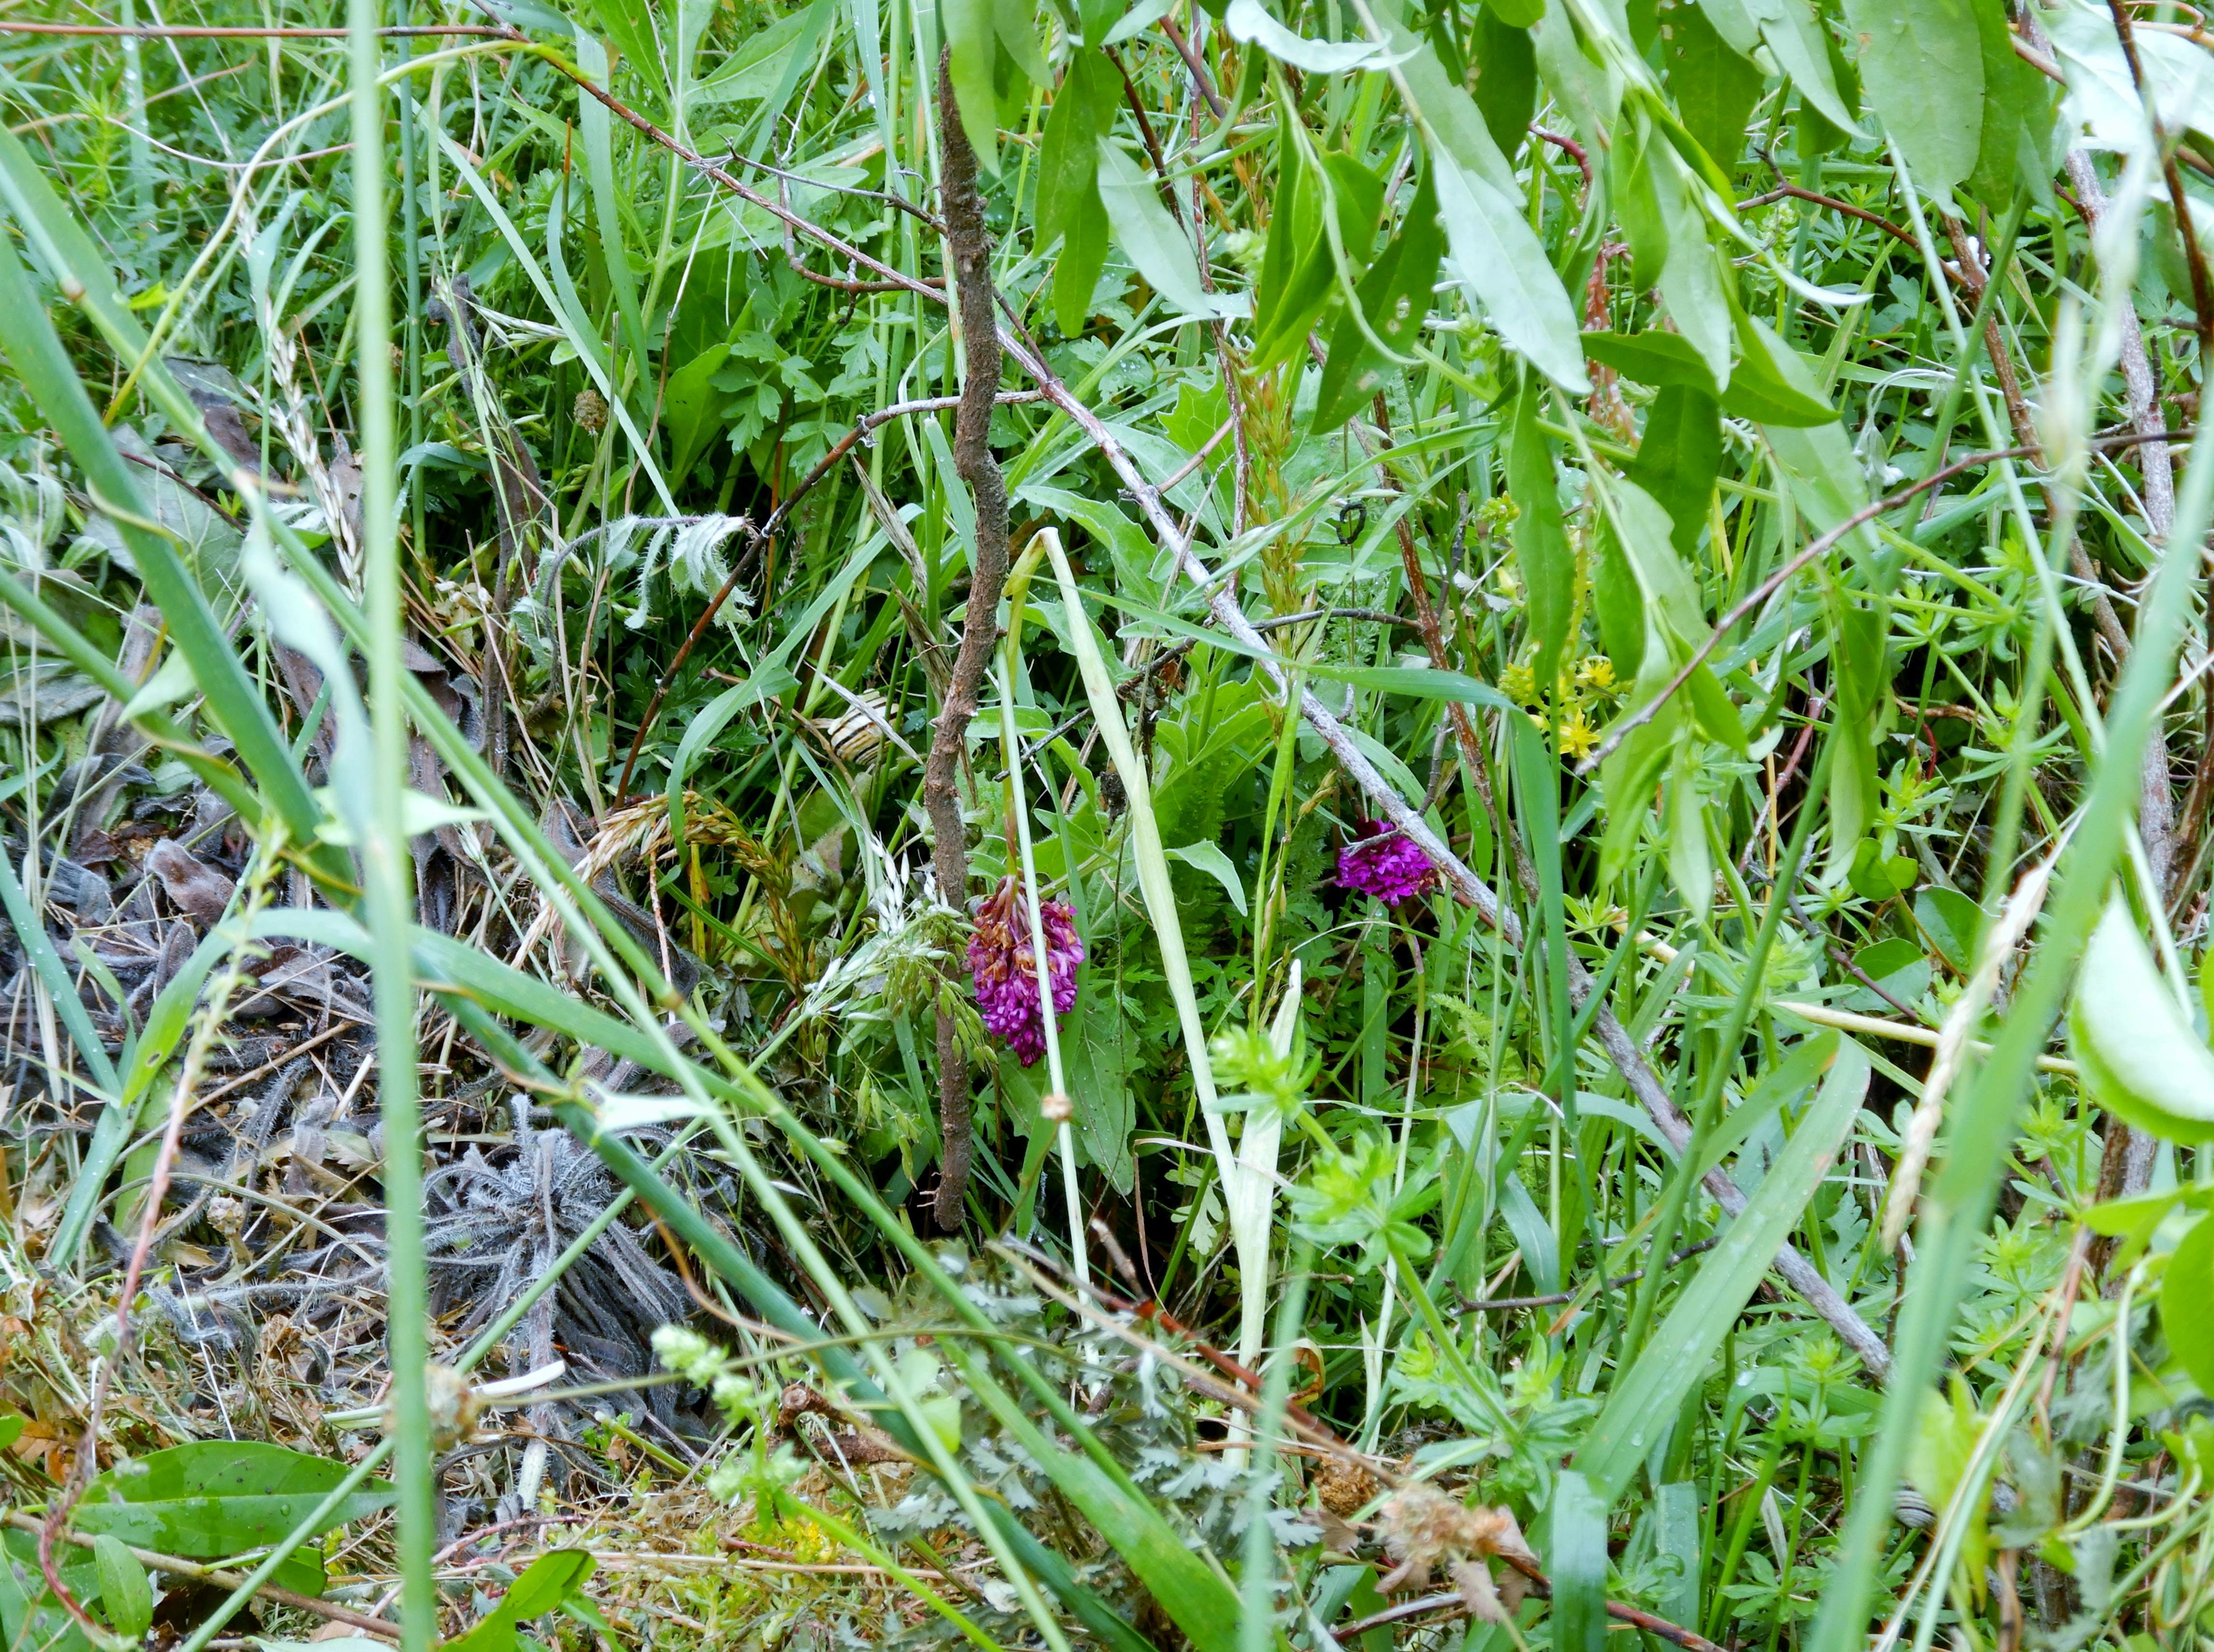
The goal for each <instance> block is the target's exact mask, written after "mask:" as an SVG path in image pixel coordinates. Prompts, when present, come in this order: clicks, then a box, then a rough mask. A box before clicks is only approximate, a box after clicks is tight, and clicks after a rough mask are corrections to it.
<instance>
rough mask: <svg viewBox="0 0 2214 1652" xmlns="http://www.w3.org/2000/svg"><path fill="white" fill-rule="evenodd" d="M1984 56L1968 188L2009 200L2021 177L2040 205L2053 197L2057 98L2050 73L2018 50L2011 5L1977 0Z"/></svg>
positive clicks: (1978, 32)
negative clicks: (2049, 86)
mask: <svg viewBox="0 0 2214 1652" xmlns="http://www.w3.org/2000/svg"><path fill="white" fill-rule="evenodd" d="M1972 10H1973V12H1974V14H1975V20H1976V38H1977V43H1978V45H1979V46H1980V48H1981V50H1982V54H1983V62H1984V120H1983V131H1982V133H1981V135H1980V136H1979V138H1978V140H1977V144H1976V167H1975V170H1974V172H1973V173H1972V174H1970V176H1969V180H1968V193H1969V194H1970V195H1971V196H1972V197H1973V198H1974V199H1977V200H1983V201H2001V200H2004V199H2006V198H2007V197H2008V196H2009V194H2010V193H2012V192H2013V190H2014V187H2015V182H2016V181H2017V180H2020V181H2021V184H2022V185H2023V186H2024V187H2027V189H2028V190H2029V191H2030V193H2032V194H2033V195H2034V196H2035V197H2036V198H2037V199H2038V200H2039V202H2040V205H2051V203H2052V175H2051V174H2050V172H2049V171H2048V170H2046V155H2047V153H2048V151H2049V150H2050V149H2051V146H2052V97H2051V95H2050V94H2049V93H2048V92H2047V91H2046V83H2045V76H2042V75H2040V74H2039V73H2038V72H2037V70H2034V69H2033V68H2031V67H2030V66H2029V65H2028V64H2026V63H2024V62H2023V61H2022V60H2021V58H2019V57H2018V56H2016V55H2015V50H2014V31H2013V29H2012V28H2009V27H2008V23H2007V11H2006V8H2005V6H2003V5H2002V4H1994V3H1991V0H1972Z"/></svg>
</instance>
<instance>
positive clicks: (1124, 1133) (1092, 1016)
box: [1061, 972, 1149, 1194]
mask: <svg viewBox="0 0 2214 1652" xmlns="http://www.w3.org/2000/svg"><path fill="white" fill-rule="evenodd" d="M1140 1038H1141V1033H1140V1031H1139V1029H1138V1028H1136V1027H1134V1026H1132V1025H1130V1023H1129V1020H1128V1017H1126V1016H1125V1015H1124V1014H1123V1013H1122V1006H1121V1004H1120V1003H1119V1002H1117V1001H1116V994H1115V988H1114V983H1113V982H1110V981H1109V980H1107V979H1106V978H1105V977H1104V976H1100V975H1098V974H1097V973H1092V972H1087V973H1086V975H1085V976H1083V977H1082V978H1081V979H1080V980H1079V982H1078V983H1077V988H1076V1007H1075V1008H1074V1009H1073V1010H1072V1011H1071V1012H1070V1013H1069V1017H1068V1019H1067V1022H1065V1023H1064V1024H1063V1025H1062V1031H1061V1055H1062V1057H1063V1059H1064V1060H1065V1061H1066V1062H1067V1064H1068V1098H1069V1101H1070V1103H1071V1104H1073V1106H1074V1107H1075V1109H1076V1117H1075V1119H1074V1121H1073V1122H1074V1123H1075V1125H1076V1140H1077V1144H1078V1145H1079V1147H1082V1148H1083V1150H1084V1157H1085V1158H1086V1160H1087V1161H1089V1162H1090V1163H1091V1164H1092V1166H1094V1167H1095V1168H1096V1169H1098V1171H1099V1172H1101V1173H1102V1174H1103V1175H1104V1176H1105V1177H1106V1178H1107V1180H1108V1181H1109V1182H1110V1183H1111V1184H1113V1185H1114V1186H1115V1187H1116V1189H1118V1190H1121V1191H1122V1192H1123V1193H1126V1194H1127V1193H1128V1192H1129V1191H1130V1190H1131V1189H1132V1187H1133V1186H1134V1185H1135V1181H1134V1174H1135V1164H1134V1162H1133V1160H1132V1158H1131V1153H1130V1132H1131V1130H1132V1129H1134V1128H1135V1126H1136V1124H1137V1122H1138V1114H1137V1098H1135V1096H1134V1095H1133V1094H1132V1093H1131V1091H1130V1080H1129V1072H1130V1068H1131V1066H1132V1064H1133V1063H1134V1062H1135V1061H1137V1060H1138V1059H1139V1058H1140V1056H1141V1055H1142V1054H1143V1053H1144V1051H1143V1050H1142V1049H1141V1045H1140V1042H1139V1041H1140ZM1148 1048H1149V1047H1148Z"/></svg>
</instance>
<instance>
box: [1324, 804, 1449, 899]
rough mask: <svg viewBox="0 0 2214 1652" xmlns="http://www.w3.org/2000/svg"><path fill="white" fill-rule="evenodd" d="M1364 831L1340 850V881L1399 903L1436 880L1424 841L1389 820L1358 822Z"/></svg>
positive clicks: (1349, 886)
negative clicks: (1424, 849)
mask: <svg viewBox="0 0 2214 1652" xmlns="http://www.w3.org/2000/svg"><path fill="white" fill-rule="evenodd" d="M1357 829H1358V830H1359V832H1360V834H1361V835H1360V836H1359V837H1357V838H1355V840H1354V841H1352V842H1350V843H1349V844H1347V845H1346V846H1345V847H1343V848H1342V849H1340V850H1339V851H1338V852H1337V883H1338V887H1339V888H1341V889H1350V890H1360V891H1361V892H1362V893H1364V894H1368V895H1373V896H1377V897H1378V898H1379V899H1380V900H1384V901H1388V902H1391V903H1392V904H1393V905H1395V906H1396V905H1397V904H1398V902H1401V901H1406V900H1411V899H1413V898H1414V897H1415V896H1417V895H1420V894H1421V893H1422V891H1423V890H1427V889H1428V888H1429V887H1430V885H1431V884H1434V883H1435V882H1436V881H1437V877H1438V869H1437V868H1436V867H1435V866H1432V865H1431V864H1430V857H1429V856H1428V855H1427V854H1423V853H1422V845H1421V844H1419V843H1416V841H1414V840H1412V839H1411V838H1407V837H1403V836H1401V835H1400V833H1399V829H1398V826H1396V825H1394V824H1393V823H1391V822H1390V821H1386V820H1364V821H1361V822H1360V823H1358V826H1357Z"/></svg>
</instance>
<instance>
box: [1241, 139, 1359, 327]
mask: <svg viewBox="0 0 2214 1652" xmlns="http://www.w3.org/2000/svg"><path fill="white" fill-rule="evenodd" d="M1314 159H1315V161H1316V162H1318V163H1319V164H1318V167H1314V168H1310V167H1308V166H1306V164H1305V163H1301V164H1300V165H1299V166H1296V167H1287V171H1290V172H1291V173H1293V174H1294V175H1295V176H1296V177H1297V178H1298V179H1300V182H1299V183H1298V186H1297V192H1296V197H1295V199H1294V212H1293V216H1292V217H1291V219H1290V220H1289V221H1288V222H1287V224H1286V226H1285V232H1284V236H1283V238H1282V241H1281V243H1280V242H1278V240H1277V238H1276V237H1275V236H1274V234H1273V233H1272V235H1271V237H1270V243H1269V244H1270V248H1271V250H1272V251H1273V250H1274V249H1275V248H1276V247H1277V246H1278V245H1280V244H1281V245H1283V246H1284V247H1286V248H1287V257H1288V258H1289V259H1290V260H1292V261H1291V264H1290V273H1289V276H1288V277H1287V278H1285V279H1284V280H1283V281H1282V283H1281V286H1279V287H1278V288H1276V289H1275V296H1274V302H1273V304H1272V307H1271V309H1270V310H1269V317H1268V320H1267V322H1266V324H1265V325H1264V326H1263V327H1261V328H1260V329H1259V331H1258V332H1257V334H1256V336H1255V338H1254V341H1253V364H1254V366H1255V367H1256V368H1257V370H1266V369H1267V368H1269V367H1272V366H1274V365H1276V364H1279V363H1281V362H1285V361H1290V360H1294V359H1298V358H1304V357H1305V356H1306V346H1307V333H1308V331H1309V329H1311V328H1312V327H1313V326H1314V325H1315V323H1316V322H1317V321H1319V320H1320V319H1321V317H1322V314H1323V311H1324V309H1327V308H1328V307H1329V305H1330V301H1331V299H1332V298H1334V297H1336V296H1337V294H1338V291H1339V289H1340V285H1341V283H1340V281H1339V277H1338V267H1337V259H1336V254H1334V253H1333V251H1332V250H1331V248H1330V236H1329V230H1328V229H1327V227H1326V226H1325V224H1324V222H1323V214H1324V211H1328V212H1329V213H1330V216H1331V217H1332V218H1333V219H1334V220H1335V221H1336V229H1337V237H1338V242H1339V245H1340V246H1342V248H1344V250H1345V254H1346V256H1347V258H1348V259H1349V260H1352V262H1353V264H1354V266H1355V268H1356V269H1357V268H1358V267H1359V266H1361V264H1362V263H1363V262H1365V261H1366V260H1367V256H1368V250H1369V247H1370V245H1371V243H1372V242H1373V241H1374V240H1375V236H1376V220H1377V217H1378V215H1379V213H1380V212H1381V211H1382V210H1383V199H1384V180H1382V179H1381V178H1379V177H1378V176H1377V175H1376V174H1374V173H1373V172H1372V171H1370V170H1369V169H1368V168H1367V167H1364V166H1362V165H1361V163H1360V162H1358V161H1356V160H1355V159H1353V157H1352V156H1349V155H1344V154H1341V153H1338V152H1336V151H1334V150H1324V151H1323V152H1322V153H1321V154H1320V155H1318V156H1315V157H1314ZM1274 227H1275V226H1274V225H1273V224H1272V225H1271V229H1272V231H1273V229H1274ZM1276 268H1277V270H1278V271H1279V272H1281V269H1282V268H1283V266H1282V264H1281V263H1279V264H1278V265H1277V266H1276Z"/></svg>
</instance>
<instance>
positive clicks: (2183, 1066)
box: [2068, 900, 2214, 1142]
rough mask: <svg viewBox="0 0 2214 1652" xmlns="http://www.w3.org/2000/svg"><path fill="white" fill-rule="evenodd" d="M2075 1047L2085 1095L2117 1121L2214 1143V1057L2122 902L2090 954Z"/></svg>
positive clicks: (2096, 934)
mask: <svg viewBox="0 0 2214 1652" xmlns="http://www.w3.org/2000/svg"><path fill="white" fill-rule="evenodd" d="M2068 1043H2069V1048H2070V1050H2071V1051H2072V1052H2073V1054H2074V1055H2075V1057H2076V1062H2077V1064H2078V1065H2079V1066H2080V1067H2081V1068H2083V1087H2084V1088H2085V1089H2086V1090H2087V1091H2089V1092H2090V1094H2091V1096H2092V1098H2093V1099H2095V1101H2097V1102H2098V1104H2100V1105H2101V1107H2104V1108H2105V1109H2106V1110H2107V1111H2108V1112H2110V1113H2112V1114H2113V1115H2114V1116H2115V1117H2117V1118H2119V1119H2121V1120H2122V1121H2123V1122H2125V1123H2129V1124H2134V1125H2135V1126H2137V1127H2138V1129H2141V1130H2145V1131H2149V1132H2150V1133H2151V1134H2152V1135H2156V1136H2159V1137H2161V1138H2162V1139H2163V1140H2165V1141H2187V1142H2200V1141H2214V1055H2210V1054H2208V1052H2207V1049H2206V1045H2205V1041H2204V1040H2202V1039H2201V1038H2200V1037H2199V1034H2198V1032H2197V1031H2196V1030H2194V1029H2193V1026H2192V1025H2191V1023H2190V1022H2189V1021H2187V1020H2186V1019H2184V1015H2183V1012H2182V1010H2181V1008H2180V1006H2178V1005H2177V1003H2176V1001H2175V995H2174V994H2173V993H2171V992H2170V991H2168V985H2167V983H2166V982H2164V981H2163V980H2162V977H2161V973H2160V971H2159V970H2158V969H2157V968H2156V967H2155V965H2154V964H2153V961H2152V955H2151V954H2150V952H2149V951H2147V950H2146V949H2145V944H2144V941H2143V940H2141V939H2138V930H2137V925H2136V923H2135V922H2134V921H2132V920H2131V917H2130V915H2129V908H2128V907H2127V905H2126V904H2125V902H2121V901H2120V900H2116V901H2114V902H2113V903H2112V904H2111V905H2109V906H2108V907H2107V913H2106V915H2105V916H2104V917H2103V918H2101V919H2100V921H2099V927H2097V928H2096V929H2095V930H2093V931H2092V932H2091V939H2090V943H2089V945H2087V946H2086V947H2085V948H2084V949H2083V967H2082V969H2081V970H2079V971H2078V972H2077V975H2076V1001H2075V1004H2074V1005H2073V1006H2072V1007H2071V1008H2070V1010H2069V1013H2068Z"/></svg>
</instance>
